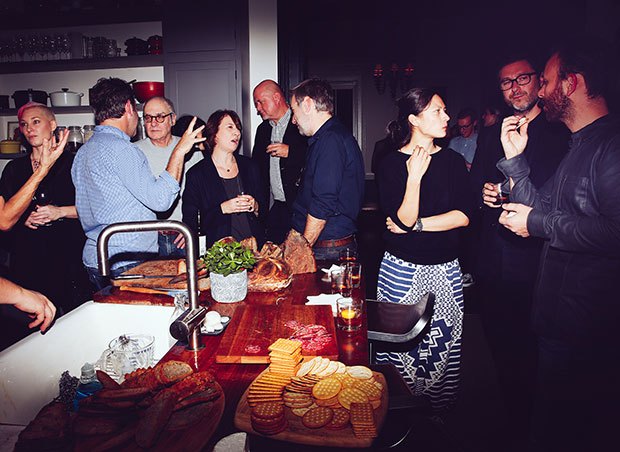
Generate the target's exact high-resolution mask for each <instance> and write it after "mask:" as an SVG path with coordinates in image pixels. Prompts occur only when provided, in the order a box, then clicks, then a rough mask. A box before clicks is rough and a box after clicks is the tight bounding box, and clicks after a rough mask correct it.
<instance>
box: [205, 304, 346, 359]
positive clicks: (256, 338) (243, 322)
mask: <svg viewBox="0 0 620 452" xmlns="http://www.w3.org/2000/svg"><path fill="white" fill-rule="evenodd" d="M290 320H295V321H297V322H299V323H302V324H305V325H323V326H324V327H325V328H326V329H327V332H328V333H329V334H331V336H332V338H333V340H332V341H331V342H330V343H328V344H326V345H325V346H324V347H323V348H322V349H321V350H318V351H306V350H302V355H303V356H310V357H313V356H323V357H325V358H329V359H333V360H337V359H338V343H337V336H336V328H335V325H334V316H333V314H332V309H331V306H305V305H290V304H286V305H281V306H265V305H246V306H242V305H240V306H238V307H237V310H236V311H235V315H234V316H233V318H232V320H231V322H230V324H229V325H228V328H227V329H226V331H225V332H224V336H223V337H222V341H221V342H220V345H219V347H218V349H217V353H216V355H215V362H217V363H227V364H268V363H269V350H268V347H269V345H271V344H272V343H273V342H275V340H276V339H278V338H280V337H282V338H288V337H290V336H291V335H292V334H293V332H294V330H292V329H290V328H287V327H286V326H285V324H286V322H288V321H290ZM248 345H252V346H258V347H260V351H258V352H255V353H252V352H249V351H247V350H246V347H247V346H248Z"/></svg>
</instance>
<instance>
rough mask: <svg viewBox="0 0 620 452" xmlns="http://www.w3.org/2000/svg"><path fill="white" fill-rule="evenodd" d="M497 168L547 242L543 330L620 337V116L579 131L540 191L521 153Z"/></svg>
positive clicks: (539, 312)
mask: <svg viewBox="0 0 620 452" xmlns="http://www.w3.org/2000/svg"><path fill="white" fill-rule="evenodd" d="M497 167H498V169H499V170H500V171H502V172H503V173H504V175H505V176H506V177H512V178H513V180H514V181H515V186H514V187H513V190H512V193H511V196H510V198H511V201H512V202H518V203H522V204H525V205H528V206H531V207H533V210H532V211H531V212H530V214H529V216H528V219H527V229H528V231H529V233H530V235H532V236H535V237H541V238H543V239H545V240H546V244H545V246H544V249H543V253H542V255H541V263H540V270H539V275H538V282H537V287H536V296H535V303H534V307H533V312H532V319H533V324H534V329H535V331H536V332H537V334H539V335H542V336H545V337H550V338H555V339H559V340H563V341H566V342H570V343H575V344H581V345H584V344H593V343H599V344H600V341H608V340H610V339H611V338H615V336H616V334H615V333H614V331H615V330H616V329H617V327H618V324H620V302H618V299H619V298H620V297H619V295H618V293H617V292H618V291H617V289H616V286H617V283H616V281H617V280H618V279H619V278H620V118H618V117H617V116H615V115H607V116H604V117H602V118H599V119H598V120H596V121H594V122H593V123H591V124H589V125H587V126H585V127H583V128H582V129H581V130H578V131H577V132H575V133H573V134H572V137H571V142H570V146H569V151H568V154H567V155H566V157H565V158H564V159H563V160H562V162H561V163H560V166H559V167H558V169H557V171H556V173H555V175H554V176H553V178H552V179H551V180H549V181H548V182H547V184H545V185H544V186H543V187H542V188H541V189H540V190H536V188H535V187H534V186H533V185H532V183H531V182H530V181H529V179H528V175H529V167H528V165H527V162H526V161H525V159H524V158H522V156H521V155H520V156H517V157H515V158H512V159H510V160H506V159H502V160H500V161H499V162H498V163H497Z"/></svg>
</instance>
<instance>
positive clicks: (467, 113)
mask: <svg viewBox="0 0 620 452" xmlns="http://www.w3.org/2000/svg"><path fill="white" fill-rule="evenodd" d="M465 118H471V120H472V121H475V120H476V119H478V118H477V117H476V112H475V111H474V109H473V108H471V107H467V108H463V109H462V110H461V111H459V112H458V114H457V115H456V119H457V121H458V120H459V119H465Z"/></svg>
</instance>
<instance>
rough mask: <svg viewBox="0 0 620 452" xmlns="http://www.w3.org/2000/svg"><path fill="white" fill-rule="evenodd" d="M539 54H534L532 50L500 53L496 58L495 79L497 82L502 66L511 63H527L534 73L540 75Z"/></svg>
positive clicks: (511, 50)
mask: <svg viewBox="0 0 620 452" xmlns="http://www.w3.org/2000/svg"><path fill="white" fill-rule="evenodd" d="M539 53H540V52H535V51H534V50H527V49H526V50H523V49H521V48H516V49H508V50H506V51H504V52H503V53H501V54H500V55H499V56H498V58H497V63H496V70H495V74H496V78H497V80H499V77H500V75H499V73H500V71H501V70H502V68H503V67H504V66H508V65H509V64H511V63H516V62H517V61H527V62H528V63H529V64H530V66H532V69H534V72H536V73H537V74H540V73H541V72H542V67H543V64H542V58H541V57H540V55H539Z"/></svg>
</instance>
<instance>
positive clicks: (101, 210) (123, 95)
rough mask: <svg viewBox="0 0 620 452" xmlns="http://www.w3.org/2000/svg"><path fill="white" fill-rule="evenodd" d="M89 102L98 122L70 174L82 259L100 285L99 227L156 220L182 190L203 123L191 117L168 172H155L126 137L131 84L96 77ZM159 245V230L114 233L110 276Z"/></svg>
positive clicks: (132, 125) (132, 107)
mask: <svg viewBox="0 0 620 452" xmlns="http://www.w3.org/2000/svg"><path fill="white" fill-rule="evenodd" d="M90 104H91V106H92V107H93V109H94V111H95V123H96V124H97V126H96V127H95V133H94V135H93V136H92V138H90V139H89V140H88V142H87V143H85V144H84V145H83V146H82V147H81V148H80V151H79V152H78V154H77V155H76V157H75V160H74V163H73V167H72V169H71V176H72V179H73V184H74V185H75V196H76V202H75V205H76V208H77V211H78V216H79V218H80V222H81V223H82V227H83V228H84V232H85V233H86V244H85V245H84V252H83V253H82V261H83V263H84V265H85V266H86V269H87V270H88V274H89V277H90V279H91V281H92V282H93V283H94V284H95V285H96V286H97V289H99V290H100V289H102V288H103V287H104V286H105V284H106V281H105V280H104V279H103V278H102V277H101V276H100V275H99V271H98V269H97V239H98V238H99V234H100V233H101V231H102V230H103V229H104V228H105V227H106V226H108V225H110V224H114V223H120V222H127V221H148V220H155V219H156V215H155V211H165V210H167V209H168V208H169V207H170V206H171V205H172V203H173V201H174V200H175V199H176V196H177V194H178V192H179V189H180V186H179V181H180V179H181V175H182V173H183V162H184V157H185V154H186V153H187V152H188V151H189V150H190V149H191V148H192V146H193V145H194V143H198V142H200V141H204V138H196V135H197V134H198V132H199V131H200V130H202V127H201V128H198V129H197V130H193V128H194V124H195V118H194V120H193V121H192V122H191V123H190V125H189V127H188V129H187V131H186V132H185V134H184V135H183V137H182V138H181V141H180V142H179V143H178V144H177V146H176V147H175V148H174V150H173V151H172V154H171V156H170V160H169V162H168V166H167V168H166V171H164V172H163V173H162V174H161V175H160V176H159V177H155V176H153V174H152V172H151V169H150V166H149V163H148V160H147V159H146V156H145V155H144V153H143V152H142V151H141V150H140V149H139V148H138V147H137V146H136V145H135V144H133V143H131V141H130V138H131V136H133V135H134V134H135V132H136V128H137V125H138V112H137V110H136V102H135V99H134V95H133V90H132V88H131V85H129V84H128V83H127V82H125V81H124V80H121V79H118V78H107V79H100V80H99V81H98V82H97V84H96V85H95V86H94V87H93V88H92V89H91V90H90ZM157 250H158V247H157V232H135V233H124V234H116V235H114V236H112V237H111V239H110V242H109V255H110V260H111V264H112V275H113V276H116V275H118V274H120V273H122V272H124V271H126V270H128V269H129V268H132V267H134V266H136V265H138V264H139V263H140V262H142V261H144V260H146V258H148V257H154V256H156V254H157ZM151 253H152V254H151Z"/></svg>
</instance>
